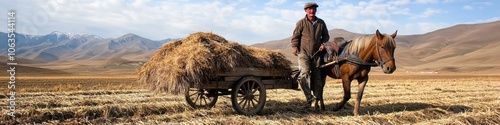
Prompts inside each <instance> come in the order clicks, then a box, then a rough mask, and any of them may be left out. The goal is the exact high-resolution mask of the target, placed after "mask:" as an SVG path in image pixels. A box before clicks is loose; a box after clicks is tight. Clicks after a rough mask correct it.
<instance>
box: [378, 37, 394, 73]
mask: <svg viewBox="0 0 500 125" xmlns="http://www.w3.org/2000/svg"><path fill="white" fill-rule="evenodd" d="M378 46H379V45H378V40H376V41H375V49H376V50H377V54H378V60H377V62H378V65H379V66H381V67H382V65H384V64H385V63H387V62H389V61H391V60H394V57H390V58H388V59H386V60H382V56H380V51H379V49H378Z"/></svg>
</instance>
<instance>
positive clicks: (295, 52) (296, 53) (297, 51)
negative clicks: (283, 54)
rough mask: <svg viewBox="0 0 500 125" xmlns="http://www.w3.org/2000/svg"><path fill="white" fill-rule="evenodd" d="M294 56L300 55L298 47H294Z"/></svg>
mask: <svg viewBox="0 0 500 125" xmlns="http://www.w3.org/2000/svg"><path fill="white" fill-rule="evenodd" d="M293 55H295V56H298V55H299V50H298V49H297V47H293Z"/></svg>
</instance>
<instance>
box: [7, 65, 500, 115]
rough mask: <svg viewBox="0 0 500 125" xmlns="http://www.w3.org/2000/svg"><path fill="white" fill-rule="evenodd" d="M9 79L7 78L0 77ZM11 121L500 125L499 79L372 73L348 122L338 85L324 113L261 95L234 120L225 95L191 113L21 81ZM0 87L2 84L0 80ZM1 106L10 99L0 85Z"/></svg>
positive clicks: (116, 93)
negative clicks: (258, 107)
mask: <svg viewBox="0 0 500 125" xmlns="http://www.w3.org/2000/svg"><path fill="white" fill-rule="evenodd" d="M0 80H2V81H7V78H3V77H2V78H0ZM16 82H17V83H16V91H17V95H16V104H17V106H16V116H17V118H16V119H13V118H11V117H9V116H8V115H6V114H7V112H8V111H7V108H6V105H5V104H7V103H2V104H1V105H0V106H1V107H2V110H1V111H0V113H1V114H2V115H0V124H15V123H19V124H28V123H41V124H104V123H111V124H116V123H125V124H127V123H131V124H169V123H180V124H201V123H205V124H500V108H499V107H500V93H498V92H499V91H500V84H499V83H500V76H499V75H460V74H448V75H443V74H433V75H421V74H394V75H378V74H376V73H375V74H374V75H371V77H370V80H369V82H368V85H367V87H366V89H365V94H364V98H363V100H362V102H361V109H360V116H353V114H352V109H353V106H352V105H353V104H354V100H355V96H354V94H356V93H357V89H354V88H355V86H356V84H355V83H354V84H353V87H354V88H353V89H352V94H353V98H352V99H351V100H350V101H349V104H347V105H346V106H345V107H344V109H341V110H340V111H337V112H334V111H332V109H333V107H335V106H336V104H337V103H338V102H339V101H340V100H341V98H342V93H343V92H342V89H341V83H340V80H333V79H330V80H328V81H327V85H326V88H325V94H324V95H325V104H326V106H327V107H326V108H327V110H326V111H317V110H309V109H302V108H301V107H302V105H303V104H304V102H305V99H304V98H305V97H303V93H302V91H297V90H289V89H276V90H267V103H266V106H265V107H264V110H263V111H262V114H261V115H257V116H243V115H238V114H236V112H235V111H234V110H233V109H232V106H231V101H230V98H229V97H228V96H220V97H219V100H218V102H217V104H216V106H215V107H214V108H211V109H192V108H191V107H190V106H188V105H187V103H186V102H185V100H184V97H183V96H182V95H180V96H177V95H170V94H164V93H152V92H150V91H148V90H147V87H144V86H139V84H137V83H136V82H135V77H134V76H120V75H114V76H70V77H62V76H49V77H19V78H18V79H17V80H16ZM0 85H1V86H7V84H6V82H2V83H1V84H0ZM0 92H1V94H0V100H6V98H8V96H9V95H8V94H7V92H8V90H7V89H6V87H2V89H1V90H0Z"/></svg>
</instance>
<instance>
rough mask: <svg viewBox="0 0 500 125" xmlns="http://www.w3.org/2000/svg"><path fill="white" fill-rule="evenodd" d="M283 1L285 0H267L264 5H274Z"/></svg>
mask: <svg viewBox="0 0 500 125" xmlns="http://www.w3.org/2000/svg"><path fill="white" fill-rule="evenodd" d="M285 2H286V0H271V1H269V2H267V3H266V5H268V6H275V5H280V4H283V3H285Z"/></svg>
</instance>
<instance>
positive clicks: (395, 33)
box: [391, 30, 398, 39]
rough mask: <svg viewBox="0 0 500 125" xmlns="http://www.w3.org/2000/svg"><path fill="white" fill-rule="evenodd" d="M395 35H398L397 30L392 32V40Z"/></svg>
mask: <svg viewBox="0 0 500 125" xmlns="http://www.w3.org/2000/svg"><path fill="white" fill-rule="evenodd" d="M396 35H398V30H396V32H394V33H393V34H392V35H391V37H392V38H393V39H394V38H396Z"/></svg>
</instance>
